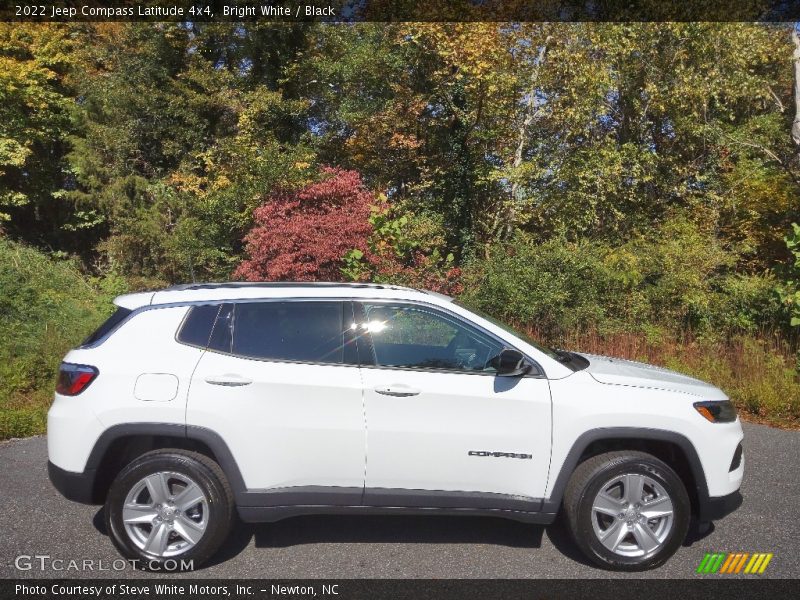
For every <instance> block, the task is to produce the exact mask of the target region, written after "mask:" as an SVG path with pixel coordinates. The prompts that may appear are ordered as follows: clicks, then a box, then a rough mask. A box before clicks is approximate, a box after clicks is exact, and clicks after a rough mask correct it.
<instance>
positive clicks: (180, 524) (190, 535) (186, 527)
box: [174, 515, 205, 545]
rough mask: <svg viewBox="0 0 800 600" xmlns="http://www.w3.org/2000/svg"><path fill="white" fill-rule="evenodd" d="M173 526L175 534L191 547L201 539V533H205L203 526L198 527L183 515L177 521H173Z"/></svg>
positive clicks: (197, 524)
mask: <svg viewBox="0 0 800 600" xmlns="http://www.w3.org/2000/svg"><path fill="white" fill-rule="evenodd" d="M174 526H175V532H176V533H177V534H178V535H179V536H181V537H182V538H183V539H184V540H186V541H187V542H189V543H190V544H192V545H194V544H196V543H197V542H199V541H200V538H201V537H203V532H204V531H205V527H204V526H202V525H200V524H199V523H195V522H194V521H192V520H191V519H190V518H188V517H186V516H185V515H180V516H179V517H178V518H177V519H175V523H174Z"/></svg>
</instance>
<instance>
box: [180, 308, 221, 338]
mask: <svg viewBox="0 0 800 600" xmlns="http://www.w3.org/2000/svg"><path fill="white" fill-rule="evenodd" d="M219 308H220V307H219V304H216V305H215V304H208V305H204V306H193V307H192V308H191V309H189V312H188V313H187V315H186V318H184V320H183V324H182V325H181V329H180V331H178V341H179V342H180V343H182V344H188V345H189V346H198V347H200V348H205V347H206V346H208V338H210V337H211V328H212V327H213V326H214V320H215V319H216V318H217V313H218V312H219Z"/></svg>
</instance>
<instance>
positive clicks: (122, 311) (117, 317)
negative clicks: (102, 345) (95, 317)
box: [81, 307, 133, 347]
mask: <svg viewBox="0 0 800 600" xmlns="http://www.w3.org/2000/svg"><path fill="white" fill-rule="evenodd" d="M132 312H133V311H132V310H131V309H129V308H122V307H119V308H117V310H116V311H114V314H113V315H111V316H110V317H108V319H106V320H105V322H104V323H103V324H102V325H100V327H98V328H97V329H95V331H94V333H92V334H91V335H90V336H89V337H87V338H86V339H85V340H83V343H82V344H81V347H86V346H92V345H93V344H95V343H97V342H98V341H99V340H100V339H101V338H102V337H104V336H105V335H106V334H107V333H109V332H110V331H111V330H112V329H114V328H115V327H116V326H117V325H119V324H120V323H122V322H123V321H124V320H125V318H126V317H127V316H128V315H129V314H131V313H132Z"/></svg>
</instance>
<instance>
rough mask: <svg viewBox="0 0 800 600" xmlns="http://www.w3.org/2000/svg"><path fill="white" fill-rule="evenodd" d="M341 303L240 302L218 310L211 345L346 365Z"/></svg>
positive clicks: (257, 355) (258, 355)
mask: <svg viewBox="0 0 800 600" xmlns="http://www.w3.org/2000/svg"><path fill="white" fill-rule="evenodd" d="M343 306H344V303H342V302H301V301H291V302H280V301H277V302H242V303H236V304H226V305H224V306H223V307H222V309H221V310H220V312H219V314H218V315H217V320H216V323H215V324H214V330H213V331H212V334H211V341H210V343H209V348H210V349H212V350H216V351H218V352H225V353H230V354H235V355H237V356H244V357H247V358H257V359H261V360H279V361H284V360H285V361H298V362H317V363H334V364H342V363H343V362H344V344H343V341H344V333H343V332H344V328H343V326H342V311H343Z"/></svg>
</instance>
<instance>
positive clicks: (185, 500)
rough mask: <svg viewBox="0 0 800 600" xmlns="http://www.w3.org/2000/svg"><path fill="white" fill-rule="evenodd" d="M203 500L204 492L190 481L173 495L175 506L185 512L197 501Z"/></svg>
mask: <svg viewBox="0 0 800 600" xmlns="http://www.w3.org/2000/svg"><path fill="white" fill-rule="evenodd" d="M203 500H205V494H203V490H202V489H200V486H199V485H197V484H196V483H190V484H189V485H188V486H187V487H186V489H185V490H183V491H182V492H181V493H180V494H178V495H177V496H176V497H175V506H177V507H178V508H179V509H181V510H182V511H184V512H186V511H187V510H189V509H190V508H192V507H193V506H194V505H195V504H197V503H198V502H202V501H203Z"/></svg>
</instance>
